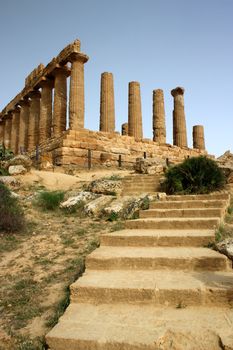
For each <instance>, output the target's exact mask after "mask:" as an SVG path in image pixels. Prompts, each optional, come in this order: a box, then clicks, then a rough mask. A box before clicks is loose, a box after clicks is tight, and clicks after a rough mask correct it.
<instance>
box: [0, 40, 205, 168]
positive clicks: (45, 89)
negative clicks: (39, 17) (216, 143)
mask: <svg viewBox="0 0 233 350" xmlns="http://www.w3.org/2000/svg"><path fill="white" fill-rule="evenodd" d="M87 61H88V56H87V55H86V54H84V53H82V52H81V51H80V41H79V40H75V41H74V42H73V43H72V44H70V45H68V46H67V47H65V48H64V49H63V50H62V51H61V52H60V53H59V54H58V56H57V57H55V58H53V59H52V61H51V62H49V63H48V64H47V66H44V65H43V64H40V65H39V66H38V67H37V68H36V69H34V70H33V71H32V72H31V74H29V76H28V77H27V78H26V79H25V87H24V88H23V90H22V91H21V92H20V93H19V94H18V95H17V96H15V98H13V100H12V101H10V102H9V103H8V105H7V106H6V107H5V108H4V109H3V110H2V112H1V113H0V144H1V143H2V144H4V146H5V147H6V148H9V149H11V150H12V151H13V152H14V153H15V154H18V153H27V154H29V155H30V156H31V158H32V159H33V160H35V159H36V158H37V160H40V159H42V158H43V155H46V157H47V158H49V159H50V161H51V164H53V165H62V166H70V165H73V166H75V167H86V166H87V162H88V157H90V156H91V162H92V166H93V165H94V166H98V167H101V166H118V165H119V159H120V160H121V162H120V164H121V166H125V167H132V166H133V165H134V163H135V160H136V158H137V157H142V156H143V155H144V156H145V155H146V156H147V157H162V158H169V159H170V161H173V162H179V161H181V160H182V159H184V158H185V157H188V156H197V155H199V154H205V153H206V151H205V140H204V129H203V126H201V125H196V126H194V127H193V147H194V148H193V149H190V148H188V146H187V132H186V121H185V111H184V89H183V88H182V87H177V88H175V89H173V90H172V91H171V94H172V96H173V97H174V111H173V139H174V140H173V143H174V145H169V144H167V143H166V123H165V106H164V95H163V91H162V90H161V89H157V90H154V91H153V98H152V103H153V116H152V127H153V140H150V139H143V126H142V110H141V95H140V83H139V82H135V81H132V82H130V83H129V91H128V122H125V123H124V124H123V125H122V134H120V133H119V132H116V131H115V103H114V79H113V74H112V73H109V72H105V73H102V75H101V82H100V87H101V88H100V127H99V130H100V131H91V130H87V129H85V128H84V112H85V106H84V65H85V63H86V62H87ZM68 77H69V80H70V88H69V96H68V89H67V78H68ZM87 103H89V101H88V102H87ZM67 104H68V108H67ZM67 110H68V113H67Z"/></svg>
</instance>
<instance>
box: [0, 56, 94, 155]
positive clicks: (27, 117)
mask: <svg viewBox="0 0 233 350" xmlns="http://www.w3.org/2000/svg"><path fill="white" fill-rule="evenodd" d="M87 60H88V56H86V55H84V54H81V53H73V54H72V55H71V56H70V58H69V61H70V62H71V69H69V68H68V67H67V65H64V66H60V65H57V66H56V68H55V69H54V71H53V72H52V74H51V76H49V77H43V78H42V80H41V82H40V83H39V86H38V89H37V90H33V91H31V92H30V93H29V94H28V95H27V96H25V98H23V99H22V100H21V101H19V102H18V104H17V105H16V106H15V109H13V110H12V111H9V112H8V113H7V115H5V116H4V118H3V120H1V121H0V143H2V142H4V145H5V147H6V148H11V149H12V151H13V152H14V153H19V152H22V151H23V152H25V151H29V152H30V151H32V150H33V149H35V147H36V146H37V145H39V144H41V143H43V142H45V141H46V140H48V139H49V138H51V137H59V136H61V135H62V133H63V131H65V130H66V124H67V120H66V114H67V113H66V110H67V77H68V76H69V75H70V94H69V128H70V129H71V130H79V129H80V128H83V127H84V63H85V62H87ZM53 89H54V96H53Z"/></svg>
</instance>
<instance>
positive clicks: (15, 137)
mask: <svg viewBox="0 0 233 350" xmlns="http://www.w3.org/2000/svg"><path fill="white" fill-rule="evenodd" d="M19 120H20V108H19V107H16V108H15V109H14V110H13V111H12V129H11V149H12V151H13V152H14V154H17V153H18V144H19Z"/></svg>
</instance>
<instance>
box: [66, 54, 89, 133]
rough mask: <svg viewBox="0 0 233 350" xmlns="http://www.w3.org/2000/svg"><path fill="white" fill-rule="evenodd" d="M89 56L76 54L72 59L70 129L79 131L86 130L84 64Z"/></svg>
mask: <svg viewBox="0 0 233 350" xmlns="http://www.w3.org/2000/svg"><path fill="white" fill-rule="evenodd" d="M88 58H89V57H88V56H87V55H84V54H81V53H74V54H73V55H72V56H71V57H70V61H71V75H70V97H69V128H70V129H71V130H78V129H82V128H84V113H85V101H84V63H86V62H87V61H88Z"/></svg>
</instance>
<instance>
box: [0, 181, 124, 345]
mask: <svg viewBox="0 0 233 350" xmlns="http://www.w3.org/2000/svg"><path fill="white" fill-rule="evenodd" d="M34 193H35V188H33V187H31V188H28V189H27V190H24V191H22V190H19V194H20V195H21V197H22V199H21V204H22V206H23V208H24V211H25V214H26V221H27V228H26V229H25V230H24V232H22V233H17V234H11V235H9V234H7V235H6V234H1V235H0V254H1V255H0V271H1V275H0V284H1V290H0V315H1V316H0V350H1V349H4V350H8V349H9V350H14V349H17V350H42V349H45V343H44V336H45V334H46V333H47V332H48V331H49V329H51V328H52V327H53V326H54V324H56V322H57V320H58V318H59V316H60V315H61V314H62V313H63V312H64V310H65V308H66V306H67V305H68V303H69V289H68V287H69V285H70V284H71V283H72V282H73V281H74V280H76V279H77V278H78V276H80V275H81V274H82V272H83V271H84V268H85V267H84V261H85V257H86V255H87V254H89V253H90V252H91V251H92V250H93V249H95V248H96V247H97V246H98V244H99V236H100V235H101V234H102V233H104V232H106V231H110V230H115V229H119V228H121V227H122V225H121V224H120V223H111V222H106V221H105V222H104V224H103V221H101V220H95V221H93V220H90V219H88V218H85V217H82V216H79V213H78V212H74V213H69V214H65V213H63V212H61V210H59V209H57V210H55V211H43V210H41V209H40V208H38V207H36V206H33V198H34V197H33V195H32V194H34ZM3 338H4V339H5V340H4V339H3Z"/></svg>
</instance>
